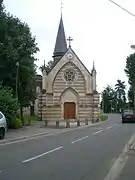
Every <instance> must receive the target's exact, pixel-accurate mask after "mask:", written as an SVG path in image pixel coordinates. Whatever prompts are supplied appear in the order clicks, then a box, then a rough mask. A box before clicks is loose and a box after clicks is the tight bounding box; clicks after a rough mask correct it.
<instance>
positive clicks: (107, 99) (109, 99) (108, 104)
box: [101, 85, 116, 113]
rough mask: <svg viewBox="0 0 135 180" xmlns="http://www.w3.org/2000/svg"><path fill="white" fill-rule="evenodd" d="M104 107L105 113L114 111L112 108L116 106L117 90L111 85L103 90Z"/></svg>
mask: <svg viewBox="0 0 135 180" xmlns="http://www.w3.org/2000/svg"><path fill="white" fill-rule="evenodd" d="M101 95H102V102H101V104H102V109H103V111H104V112H105V113H110V112H112V108H114V107H115V104H116V102H115V91H114V89H113V88H112V87H111V86H109V85H108V86H107V87H106V88H105V89H104V90H103V92H102V94H101Z"/></svg>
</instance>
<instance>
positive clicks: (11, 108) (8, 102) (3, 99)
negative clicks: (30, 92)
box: [0, 86, 19, 127]
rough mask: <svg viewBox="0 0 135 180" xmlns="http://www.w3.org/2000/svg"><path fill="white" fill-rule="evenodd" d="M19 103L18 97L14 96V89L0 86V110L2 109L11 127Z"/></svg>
mask: <svg viewBox="0 0 135 180" xmlns="http://www.w3.org/2000/svg"><path fill="white" fill-rule="evenodd" d="M18 108H19V104H18V101H17V99H15V98H14V97H13V94H12V90H11V89H9V88H6V87H2V86H0V111H2V112H3V113H4V115H5V117H6V119H7V121H8V125H9V127H11V124H12V121H13V120H14V118H15V117H16V113H17V110H18Z"/></svg>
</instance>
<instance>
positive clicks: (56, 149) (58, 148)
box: [22, 146, 63, 163]
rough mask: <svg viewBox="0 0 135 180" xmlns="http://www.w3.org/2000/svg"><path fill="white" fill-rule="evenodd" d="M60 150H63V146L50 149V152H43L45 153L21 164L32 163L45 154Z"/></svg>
mask: <svg viewBox="0 0 135 180" xmlns="http://www.w3.org/2000/svg"><path fill="white" fill-rule="evenodd" d="M62 148H63V146H60V147H57V148H55V149H52V150H50V151H47V152H45V153H43V154H39V155H37V156H35V157H32V158H30V159H27V160H24V161H22V163H27V162H30V161H33V160H35V159H38V158H40V157H42V156H45V155H47V154H50V153H52V152H54V151H58V150H60V149H62Z"/></svg>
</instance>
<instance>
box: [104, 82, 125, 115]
mask: <svg viewBox="0 0 135 180" xmlns="http://www.w3.org/2000/svg"><path fill="white" fill-rule="evenodd" d="M125 89H126V86H125V82H124V81H123V82H122V81H121V80H119V79H118V80H117V83H116V85H115V88H112V87H111V86H109V85H108V86H107V87H106V88H105V89H104V90H103V92H102V94H101V95H102V101H101V108H102V110H103V112H104V113H111V112H112V111H115V112H119V111H120V109H123V108H125V107H126V106H127V105H126V92H125Z"/></svg>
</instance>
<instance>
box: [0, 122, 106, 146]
mask: <svg viewBox="0 0 135 180" xmlns="http://www.w3.org/2000/svg"><path fill="white" fill-rule="evenodd" d="M104 122H105V121H103V122H98V123H94V124H89V125H84V126H80V127H73V128H68V129H66V128H65V129H64V130H63V129H62V130H60V131H57V132H46V133H37V134H33V135H30V136H21V137H18V138H11V139H7V140H1V141H0V146H2V145H5V144H8V143H10V142H11V143H12V142H17V141H19V140H20V141H21V140H22V141H23V140H25V139H31V138H34V137H38V136H49V135H56V134H60V133H63V132H68V131H73V130H78V129H83V128H87V127H90V126H97V125H100V124H102V123H104Z"/></svg>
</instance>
